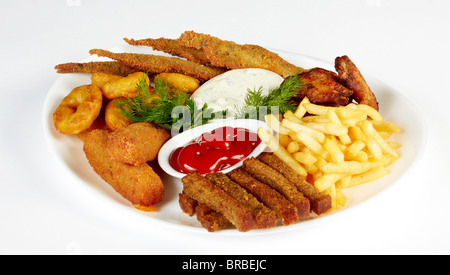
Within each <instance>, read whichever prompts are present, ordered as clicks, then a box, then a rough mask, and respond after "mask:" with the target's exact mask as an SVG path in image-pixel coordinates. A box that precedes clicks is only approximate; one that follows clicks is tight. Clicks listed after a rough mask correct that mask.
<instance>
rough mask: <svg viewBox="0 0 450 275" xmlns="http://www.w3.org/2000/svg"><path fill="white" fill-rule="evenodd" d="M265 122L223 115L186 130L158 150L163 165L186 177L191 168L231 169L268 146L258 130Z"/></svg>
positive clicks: (205, 170)
mask: <svg viewBox="0 0 450 275" xmlns="http://www.w3.org/2000/svg"><path fill="white" fill-rule="evenodd" d="M259 127H264V128H266V129H267V130H269V131H271V130H270V128H269V126H268V125H267V124H266V123H265V122H264V121H260V120H256V119H221V120H213V121H211V122H209V123H207V124H204V125H201V126H197V127H195V128H192V129H189V130H186V131H183V132H182V133H180V134H178V135H175V136H173V137H172V138H171V139H169V140H168V141H167V142H166V143H165V144H164V145H163V147H162V148H161V149H160V151H159V154H158V162H159V165H160V166H161V168H162V169H163V170H164V171H165V172H166V173H167V174H169V175H171V176H173V177H176V178H182V177H184V176H185V175H186V174H188V173H189V172H193V171H198V172H199V173H200V174H205V173H212V172H222V173H227V172H229V171H231V170H233V169H235V168H237V167H239V166H241V165H242V162H243V161H244V159H246V158H249V157H256V156H258V155H259V154H260V153H261V152H263V151H264V150H265V148H266V144H265V143H264V142H262V141H261V140H260V139H259V137H258V135H257V131H258V128H259Z"/></svg>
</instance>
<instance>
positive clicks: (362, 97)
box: [334, 55, 378, 110]
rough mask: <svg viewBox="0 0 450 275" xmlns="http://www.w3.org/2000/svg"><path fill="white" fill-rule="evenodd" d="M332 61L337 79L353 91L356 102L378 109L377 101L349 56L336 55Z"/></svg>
mask: <svg viewBox="0 0 450 275" xmlns="http://www.w3.org/2000/svg"><path fill="white" fill-rule="evenodd" d="M334 63H335V69H336V71H337V73H338V76H339V79H340V80H341V82H342V83H343V84H344V86H346V87H347V88H349V89H350V90H352V91H353V98H354V99H355V100H356V102H358V103H360V104H366V105H369V106H370V107H372V108H374V109H375V110H378V102H377V99H376V97H375V95H374V94H373V92H372V91H371V90H370V87H369V85H367V82H366V80H365V79H364V77H363V76H362V74H361V72H360V71H359V70H358V68H357V67H356V65H355V64H354V63H353V62H352V61H351V60H350V58H349V57H348V56H346V55H344V56H341V57H336V59H335V62H334Z"/></svg>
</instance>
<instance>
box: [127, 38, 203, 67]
mask: <svg viewBox="0 0 450 275" xmlns="http://www.w3.org/2000/svg"><path fill="white" fill-rule="evenodd" d="M123 40H125V42H127V43H128V44H130V45H135V46H147V47H151V48H152V49H153V50H156V51H162V52H165V53H168V54H171V55H174V56H179V57H183V58H186V59H187V60H190V61H193V62H196V63H199V64H202V65H205V64H207V63H209V60H208V58H207V57H206V56H205V54H204V53H203V51H202V50H199V49H195V48H191V47H185V46H182V45H180V43H179V42H178V39H169V38H164V37H161V38H158V39H153V38H146V39H139V40H134V39H128V38H124V39H123Z"/></svg>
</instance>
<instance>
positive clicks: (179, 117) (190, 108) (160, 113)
mask: <svg viewBox="0 0 450 275" xmlns="http://www.w3.org/2000/svg"><path fill="white" fill-rule="evenodd" d="M149 87H150V86H149V83H147V78H146V77H145V76H143V77H142V78H141V79H139V82H138V84H137V85H136V91H137V92H138V93H137V96H135V97H128V98H121V99H119V100H117V101H116V104H117V106H118V107H119V108H121V109H122V114H123V115H124V116H126V117H128V118H129V119H130V120H131V121H132V122H135V123H136V122H152V123H154V124H156V125H158V126H160V127H162V128H164V129H167V130H176V131H178V132H182V131H183V130H186V129H187V128H193V127H195V126H198V125H201V124H205V123H206V122H207V121H209V120H211V119H214V117H215V115H216V114H215V113H214V112H213V111H212V109H210V108H208V105H207V104H206V103H205V104H204V105H203V106H202V107H201V108H199V107H198V106H197V104H195V102H194V101H193V100H192V99H190V95H189V94H187V93H183V92H180V91H179V90H178V89H176V88H175V87H174V86H172V85H170V84H169V83H167V82H165V81H164V80H162V79H159V78H156V79H155V83H154V87H153V91H152V92H151V91H150V89H149Z"/></svg>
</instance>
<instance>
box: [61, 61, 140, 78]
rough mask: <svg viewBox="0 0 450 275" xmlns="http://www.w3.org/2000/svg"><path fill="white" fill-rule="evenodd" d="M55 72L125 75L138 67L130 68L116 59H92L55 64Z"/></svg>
mask: <svg viewBox="0 0 450 275" xmlns="http://www.w3.org/2000/svg"><path fill="white" fill-rule="evenodd" d="M55 69H56V72H57V73H60V74H67V73H89V74H93V73H107V74H113V75H119V76H127V75H129V74H132V73H135V72H138V71H139V70H138V69H135V68H132V67H130V66H128V65H125V64H124V63H121V62H117V61H92V62H86V63H64V64H59V65H56V66H55Z"/></svg>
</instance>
